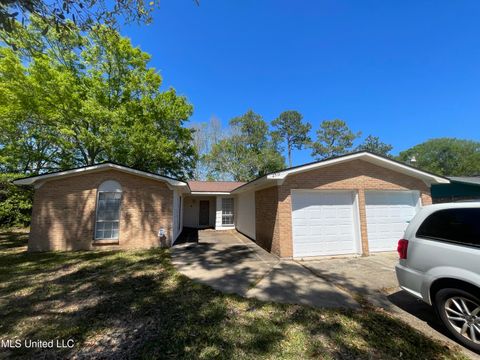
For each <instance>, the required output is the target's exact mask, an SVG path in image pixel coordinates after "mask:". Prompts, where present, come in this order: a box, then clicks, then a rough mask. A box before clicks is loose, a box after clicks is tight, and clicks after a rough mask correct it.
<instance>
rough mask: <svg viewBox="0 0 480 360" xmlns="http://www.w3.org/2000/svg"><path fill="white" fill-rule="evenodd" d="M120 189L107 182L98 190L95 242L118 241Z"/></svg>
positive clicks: (114, 184)
mask: <svg viewBox="0 0 480 360" xmlns="http://www.w3.org/2000/svg"><path fill="white" fill-rule="evenodd" d="M121 200H122V188H121V186H120V184H119V183H117V182H116V181H112V180H108V181H105V182H103V183H102V184H101V185H100V187H99V188H98V197H97V214H96V222H95V240H112V239H118V229H119V222H120V203H121Z"/></svg>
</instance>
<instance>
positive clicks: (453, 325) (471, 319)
mask: <svg viewBox="0 0 480 360" xmlns="http://www.w3.org/2000/svg"><path fill="white" fill-rule="evenodd" d="M434 307H435V310H436V312H437V314H438V316H439V317H440V320H441V321H442V323H443V324H444V325H445V327H446V328H447V330H448V331H449V332H450V333H451V334H452V336H453V337H455V339H457V340H458V341H459V342H460V343H462V344H463V345H465V346H466V347H468V348H469V349H472V350H474V351H475V352H480V296H479V294H478V293H475V294H473V293H472V292H467V291H464V290H460V289H455V288H447V289H441V290H439V291H438V292H437V293H436V294H435V297H434Z"/></svg>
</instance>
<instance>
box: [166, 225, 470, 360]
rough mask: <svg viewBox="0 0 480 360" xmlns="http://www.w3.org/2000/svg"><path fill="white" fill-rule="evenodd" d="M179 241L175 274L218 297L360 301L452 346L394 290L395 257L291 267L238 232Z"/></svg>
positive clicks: (428, 316)
mask: <svg viewBox="0 0 480 360" xmlns="http://www.w3.org/2000/svg"><path fill="white" fill-rule="evenodd" d="M179 240H180V241H179V242H178V244H176V245H175V246H173V248H172V262H173V264H174V266H175V267H176V268H177V270H178V271H179V272H180V273H182V274H184V275H186V276H188V277H189V278H191V279H193V280H196V281H198V282H201V283H203V284H206V285H209V286H211V287H213V288H215V289H217V290H219V291H222V292H226V293H236V294H238V295H240V296H244V297H250V298H257V299H260V300H263V301H273V302H279V303H293V304H303V305H309V306H314V307H323V308H339V307H343V308H353V309H355V308H359V307H360V305H359V304H358V303H357V302H356V301H355V300H354V299H355V298H356V299H359V297H360V298H363V299H365V300H366V301H367V302H368V303H370V304H372V305H374V306H377V307H380V308H383V309H385V310H386V311H388V312H389V313H391V314H392V315H395V316H396V317H399V318H401V319H402V320H404V321H405V322H407V323H408V324H410V325H411V326H413V327H414V328H416V329H417V330H419V331H422V332H423V333H425V334H427V335H429V336H431V337H433V338H436V339H439V340H442V341H446V342H449V343H451V344H453V343H455V344H456V342H454V340H452V339H451V338H450V337H449V336H448V334H446V333H445V330H444V329H443V326H442V325H441V324H440V323H439V321H438V320H437V318H436V316H435V314H434V312H433V310H432V308H431V307H430V306H428V305H426V304H425V303H423V302H422V301H421V300H417V299H415V298H414V297H412V296H410V295H408V294H407V293H405V292H404V291H402V290H401V289H400V288H399V287H398V284H397V280H396V277H395V270H394V268H395V264H396V262H397V259H398V257H397V254H396V253H393V252H389V253H378V254H374V255H371V256H368V257H334V258H324V259H315V260H304V261H294V260H280V259H279V258H278V257H276V256H275V255H272V254H270V253H268V252H267V251H265V250H263V249H262V248H260V247H259V246H257V245H256V244H255V243H254V242H253V241H251V240H250V239H248V238H247V237H245V236H243V235H242V234H240V233H238V232H236V231H214V230H202V231H197V230H191V231H187V232H186V233H185V234H184V236H183V238H181V239H179ZM463 350H464V353H465V355H467V356H469V357H471V358H477V357H478V355H476V354H474V353H472V352H471V351H469V350H467V349H465V348H463Z"/></svg>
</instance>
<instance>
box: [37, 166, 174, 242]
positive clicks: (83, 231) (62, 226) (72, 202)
mask: <svg viewBox="0 0 480 360" xmlns="http://www.w3.org/2000/svg"><path fill="white" fill-rule="evenodd" d="M106 180H115V181H117V182H118V183H119V184H120V185H121V186H122V200H121V208H120V225H119V229H120V230H119V239H118V244H115V245H114V247H115V248H121V249H130V248H150V247H155V246H160V245H161V242H162V243H163V242H165V243H167V244H169V243H170V242H171V239H170V238H169V237H170V234H171V230H172V223H173V221H172V212H173V191H172V190H170V189H169V188H168V187H167V185H166V184H165V183H163V182H161V181H155V180H150V179H146V178H143V177H140V176H135V175H131V174H127V173H124V172H121V171H117V170H105V171H101V172H94V173H88V174H82V175H79V176H71V177H67V178H61V179H56V180H50V181H46V182H45V183H44V184H43V185H42V186H41V187H40V188H39V189H37V190H36V191H35V197H34V203H33V212H32V224H31V232H30V239H29V242H28V248H29V250H31V251H47V250H87V249H92V248H97V245H98V244H97V245H96V244H95V242H94V229H95V208H96V199H97V189H98V187H99V186H100V184H101V183H102V182H104V181H106ZM160 228H164V229H165V232H166V234H167V238H165V239H159V237H158V231H159V229H160ZM98 246H99V245H98Z"/></svg>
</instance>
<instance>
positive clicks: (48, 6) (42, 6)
mask: <svg viewBox="0 0 480 360" xmlns="http://www.w3.org/2000/svg"><path fill="white" fill-rule="evenodd" d="M195 2H198V1H195ZM159 4H160V2H159V1H158V0H157V1H155V0H153V1H150V0H121V1H107V0H49V1H46V0H7V1H2V3H1V4H0V30H5V31H8V32H11V31H13V30H14V29H15V28H16V27H18V26H19V23H18V22H17V21H16V20H18V21H22V19H25V18H28V17H30V16H36V17H39V18H42V19H43V20H44V22H45V26H46V27H45V28H49V27H55V28H56V29H57V30H61V29H62V30H64V31H65V30H69V29H71V28H72V26H71V25H72V24H75V25H76V26H77V27H79V28H81V29H83V30H86V29H91V27H92V26H94V25H95V24H98V23H105V24H107V25H110V26H115V25H116V24H117V23H118V18H121V19H122V20H123V22H124V23H132V22H135V23H150V22H151V21H152V12H153V10H155V8H158V7H159Z"/></svg>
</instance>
